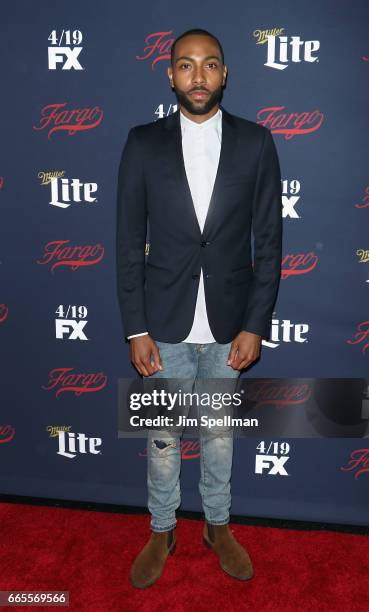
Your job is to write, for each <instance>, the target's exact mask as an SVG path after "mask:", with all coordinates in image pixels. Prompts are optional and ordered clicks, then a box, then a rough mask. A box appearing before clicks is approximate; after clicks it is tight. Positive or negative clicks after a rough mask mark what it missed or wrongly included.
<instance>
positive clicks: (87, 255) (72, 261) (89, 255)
mask: <svg viewBox="0 0 369 612" xmlns="http://www.w3.org/2000/svg"><path fill="white" fill-rule="evenodd" d="M104 253H105V249H104V247H103V246H102V245H101V244H93V245H88V244H87V245H84V246H80V245H77V246H70V245H69V240H52V241H51V242H48V243H47V244H46V245H45V247H44V254H43V258H42V259H37V260H36V263H38V264H40V265H47V264H51V267H50V271H51V272H54V270H55V268H58V267H60V266H64V267H65V266H66V267H68V268H70V269H71V270H73V272H75V271H76V270H78V269H79V268H83V267H85V266H96V264H98V263H100V261H101V260H102V259H103V257H104Z"/></svg>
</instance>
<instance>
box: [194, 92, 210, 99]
mask: <svg viewBox="0 0 369 612" xmlns="http://www.w3.org/2000/svg"><path fill="white" fill-rule="evenodd" d="M208 95H209V94H208V92H207V91H193V92H192V93H190V96H192V97H193V98H196V100H202V99H203V98H206V96H208Z"/></svg>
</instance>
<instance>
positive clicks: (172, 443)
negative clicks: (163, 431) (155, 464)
mask: <svg viewBox="0 0 369 612" xmlns="http://www.w3.org/2000/svg"><path fill="white" fill-rule="evenodd" d="M151 445H152V446H153V448H155V450H156V451H157V452H158V453H159V454H160V455H162V454H163V453H164V452H165V451H166V450H167V449H168V448H176V447H177V442H176V440H168V441H165V440H153V441H152V443H151Z"/></svg>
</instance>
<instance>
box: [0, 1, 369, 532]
mask: <svg viewBox="0 0 369 612" xmlns="http://www.w3.org/2000/svg"><path fill="white" fill-rule="evenodd" d="M368 17H369V7H368V4H367V3H366V2H364V1H359V2H355V3H353V4H351V5H349V3H347V2H345V1H342V0H328V1H326V2H318V1H317V0H313V1H311V2H309V4H308V5H307V4H306V3H299V2H297V3H296V2H292V0H288V1H285V2H283V3H275V2H272V1H265V2H251V1H246V2H241V1H240V0H232V1H231V2H227V3H218V4H217V3H214V2H209V1H208V0H204V1H203V2H201V3H197V4H196V5H191V4H189V5H188V6H185V5H180V4H177V5H175V4H174V3H172V2H168V1H164V2H159V3H156V4H155V3H154V4H153V3H152V2H147V1H146V0H143V1H142V2H140V3H133V4H131V3H127V2H118V1H117V0H115V1H113V0H105V2H103V3H90V2H86V1H80V2H74V3H72V2H69V1H67V2H63V3H57V4H53V3H51V4H50V3H48V2H45V1H38V2H32V3H30V2H27V1H26V0H22V1H19V2H13V3H10V2H9V3H5V5H4V6H3V7H2V18H1V42H0V45H1V59H0V62H1V73H0V74H1V82H2V86H3V87H2V95H1V115H0V125H1V141H0V149H1V159H0V216H1V224H0V233H1V236H0V238H1V240H0V264H1V265H0V287H1V295H0V339H1V410H0V457H1V461H0V493H7V494H19V495H31V496H37V497H51V498H63V499H71V500H85V501H96V502H108V503H118V504H127V505H138V506H142V507H145V506H146V501H147V497H146V495H147V491H146V451H145V446H146V440H145V439H127V438H119V437H118V383H119V379H122V378H126V379H129V378H131V379H134V378H135V377H137V376H138V375H137V373H136V371H135V370H134V368H133V365H132V364H131V362H130V359H129V345H128V343H126V342H125V341H124V339H123V330H122V327H121V316H120V311H119V304H118V299H117V290H116V267H115V232H116V188H117V173H118V166H119V161H120V156H121V152H122V148H123V145H124V143H125V141H126V138H127V134H128V131H129V128H130V127H132V126H134V125H137V124H142V123H147V122H150V121H154V120H160V118H162V117H165V116H166V115H168V114H169V113H172V112H173V111H175V110H176V109H177V105H176V104H177V100H176V98H175V95H174V93H173V92H172V90H171V88H170V85H169V80H168V77H167V67H168V65H169V61H170V47H171V44H172V42H173V40H174V39H175V38H176V36H178V35H179V34H181V33H182V32H183V31H185V30H187V29H189V28H194V27H200V28H204V29H207V30H209V31H210V32H213V33H214V34H215V35H216V36H217V37H218V38H219V39H220V41H221V42H222V45H223V48H224V52H225V63H226V64H227V66H228V70H229V75H228V80H227V87H226V90H225V92H224V95H223V99H222V105H223V107H224V108H225V109H226V110H228V111H229V112H231V113H233V114H236V115H239V116H241V117H245V118H247V119H250V120H252V121H255V122H258V123H261V124H262V125H265V126H267V127H268V128H269V129H270V130H271V131H272V133H273V137H274V141H275V143H276V146H277V149H278V153H279V158H280V164H281V170H282V181H283V226H284V227H283V230H284V231H283V233H284V236H283V263H282V279H281V283H280V290H279V295H278V300H277V302H276V306H275V309H274V313H273V324H272V331H271V335H270V338H269V339H268V340H267V341H263V344H262V353H261V359H260V360H259V361H258V363H257V364H255V366H254V367H252V368H249V369H248V371H247V372H243V373H242V377H246V378H248V379H250V381H249V382H250V384H252V385H253V392H254V393H255V397H258V398H259V400H260V398H261V400H262V402H263V403H264V405H265V403H266V404H268V403H269V404H270V406H271V407H273V409H274V410H275V411H276V412H275V414H277V415H278V419H279V420H278V422H279V423H280V427H279V428H278V427H277V428H276V429H275V430H274V431H272V430H271V431H270V432H269V437H267V436H264V437H262V438H261V437H256V436H255V437H249V438H237V439H236V440H235V454H234V464H233V465H234V468H233V476H232V493H233V503H232V508H231V511H232V513H233V514H239V515H245V516H257V517H276V518H287V519H288V518H290V519H303V520H314V521H315V520H317V521H327V522H342V523H347V524H356V525H358V524H362V525H368V524H369V443H368V438H367V435H366V431H367V423H368V417H369V232H368V227H369V186H368V165H367V151H368V108H369V105H368V88H367V82H368V71H369V43H368V39H367V28H368ZM307 399H308V400H309V402H310V404H311V402H314V414H313V415H310V425H312V426H311V428H310V431H311V434H310V436H309V437H306V438H305V439H304V438H303V437H302V436H298V435H297V436H293V435H290V431H291V429H290V428H289V427H288V423H289V422H290V423H291V422H292V421H293V420H294V419H296V416H298V415H299V414H302V413H304V414H305V416H306V405H307V404H306V401H307ZM287 434H288V435H287ZM327 436H328V437H327ZM261 455H262V457H260V456H261ZM282 457H283V461H282V459H281V458H282ZM182 458H183V461H182V473H181V485H182V505H181V508H182V509H184V510H201V499H200V495H199V491H198V478H199V473H200V468H199V460H198V459H199V444H198V440H197V439H196V438H193V439H191V438H189V439H183V442H182Z"/></svg>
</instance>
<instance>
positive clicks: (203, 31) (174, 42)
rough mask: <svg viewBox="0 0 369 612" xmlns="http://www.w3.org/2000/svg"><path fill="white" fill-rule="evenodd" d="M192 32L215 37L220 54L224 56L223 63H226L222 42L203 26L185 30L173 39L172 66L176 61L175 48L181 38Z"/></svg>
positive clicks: (171, 49)
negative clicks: (203, 28)
mask: <svg viewBox="0 0 369 612" xmlns="http://www.w3.org/2000/svg"><path fill="white" fill-rule="evenodd" d="M191 34H202V35H203V36H210V38H213V39H214V40H215V42H216V43H217V45H218V47H219V51H220V55H221V58H222V63H223V64H224V52H223V47H222V45H221V44H220V42H219V40H218V39H217V37H216V36H214V34H212V33H211V32H208V31H207V30H202V29H201V28H193V29H192V30H186V32H183V33H182V34H181V35H180V36H177V38H176V39H175V40H174V41H173V43H172V46H171V48H170V61H171V64H172V66H173V63H174V48H175V46H176V44H177V42H178V41H179V40H181V38H184V37H185V36H190V35H191Z"/></svg>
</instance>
